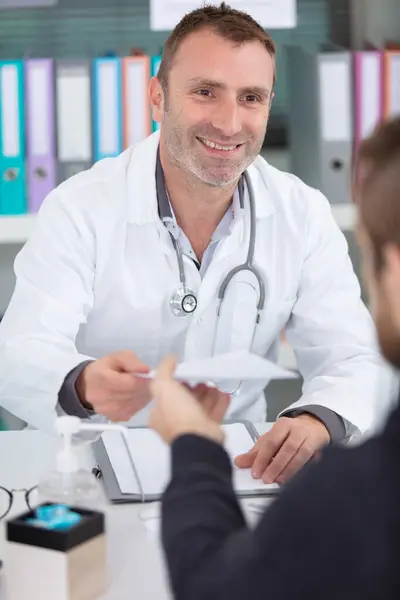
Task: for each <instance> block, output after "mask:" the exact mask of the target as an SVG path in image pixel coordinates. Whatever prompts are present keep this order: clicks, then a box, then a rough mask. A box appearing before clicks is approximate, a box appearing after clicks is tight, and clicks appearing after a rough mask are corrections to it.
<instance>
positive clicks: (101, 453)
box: [93, 420, 280, 504]
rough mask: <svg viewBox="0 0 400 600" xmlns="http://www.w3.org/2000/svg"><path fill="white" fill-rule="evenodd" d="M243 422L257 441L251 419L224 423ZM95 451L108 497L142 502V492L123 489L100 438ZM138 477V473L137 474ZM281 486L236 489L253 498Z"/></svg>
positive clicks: (148, 498) (154, 498)
mask: <svg viewBox="0 0 400 600" xmlns="http://www.w3.org/2000/svg"><path fill="white" fill-rule="evenodd" d="M230 424H243V425H244V426H245V427H246V430H247V431H248V433H249V434H250V437H251V438H252V440H253V442H254V443H255V442H256V441H257V439H258V438H259V434H258V432H257V430H256V429H255V427H254V426H253V424H252V423H250V422H249V421H241V420H239V421H225V422H224V423H223V425H230ZM128 429H129V430H131V429H147V428H146V427H129V428H128ZM93 451H94V455H95V458H96V461H97V467H95V469H93V472H94V474H95V475H96V476H97V477H98V478H101V480H102V482H103V484H104V488H105V491H106V495H107V498H108V499H109V501H110V502H111V503H113V504H126V503H140V502H141V501H142V497H141V494H139V493H138V494H136V493H135V494H127V493H123V492H122V491H121V488H120V486H119V483H118V480H117V476H116V474H115V472H114V469H113V466H112V464H111V461H110V458H109V456H108V453H107V450H106V447H105V444H104V442H103V440H102V438H100V439H99V440H97V441H96V442H94V444H93ZM135 477H136V479H137V477H138V476H137V475H136V474H135ZM279 490H280V486H279V485H278V484H270V485H265V486H264V487H263V488H262V489H260V488H258V489H254V490H246V491H239V490H236V495H237V497H238V498H251V497H260V496H274V495H276V494H278V493H279ZM161 496H162V494H146V493H144V495H143V500H144V502H145V503H147V502H155V501H157V500H160V499H161Z"/></svg>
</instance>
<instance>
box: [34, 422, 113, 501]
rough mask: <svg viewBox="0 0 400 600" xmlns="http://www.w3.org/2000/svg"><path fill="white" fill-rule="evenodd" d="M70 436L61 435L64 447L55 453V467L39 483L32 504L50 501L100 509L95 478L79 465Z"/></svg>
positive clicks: (100, 495)
mask: <svg viewBox="0 0 400 600" xmlns="http://www.w3.org/2000/svg"><path fill="white" fill-rule="evenodd" d="M71 437H72V436H70V435H68V434H67V435H63V447H62V449H61V450H60V451H59V452H58V453H57V456H56V467H55V469H54V470H53V471H50V472H49V473H47V474H46V475H45V476H44V477H43V479H42V480H41V481H40V482H39V484H38V486H37V489H36V494H35V496H36V497H35V504H36V505H37V504H43V503H45V502H50V503H52V504H63V505H66V506H69V507H75V508H83V509H87V510H100V509H101V504H102V493H101V488H100V484H99V482H98V480H97V479H96V477H95V476H94V475H93V473H91V472H90V471H87V470H86V469H82V468H80V467H79V460H78V456H77V449H76V448H74V446H73V445H72V442H71Z"/></svg>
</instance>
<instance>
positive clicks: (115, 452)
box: [102, 423, 279, 496]
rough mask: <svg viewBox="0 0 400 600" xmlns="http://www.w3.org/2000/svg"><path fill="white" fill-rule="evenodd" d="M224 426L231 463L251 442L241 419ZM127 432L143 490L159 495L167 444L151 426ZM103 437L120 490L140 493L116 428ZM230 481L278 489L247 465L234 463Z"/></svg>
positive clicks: (166, 473) (166, 469) (248, 488)
mask: <svg viewBox="0 0 400 600" xmlns="http://www.w3.org/2000/svg"><path fill="white" fill-rule="evenodd" d="M223 429H224V432H225V444H224V446H225V449H226V451H227V453H228V454H229V456H230V458H231V461H232V465H233V459H234V458H235V457H236V456H238V455H239V454H243V453H244V452H247V451H248V450H250V448H252V447H253V445H254V442H253V440H252V438H251V436H250V434H249V432H248V431H247V428H246V426H245V425H244V424H243V423H233V424H227V425H223ZM128 436H129V449H130V452H131V456H132V459H133V462H134V464H135V466H136V469H137V472H138V476H139V479H140V481H141V484H142V487H143V491H144V494H145V495H146V496H150V495H156V496H159V495H161V494H162V493H163V491H164V489H165V487H166V485H167V484H168V482H169V480H170V476H171V467H170V449H169V447H168V446H167V445H166V444H164V442H163V441H162V440H161V438H160V437H159V435H158V434H157V433H155V432H154V431H153V430H151V429H129V430H128ZM102 439H103V442H104V446H105V448H106V451H107V454H108V457H109V459H110V462H111V465H112V468H113V470H114V473H115V476H116V478H117V481H118V485H119V487H120V490H121V492H122V493H123V494H139V493H140V491H139V485H138V483H137V481H136V479H135V476H134V473H133V472H132V468H131V466H130V462H129V457H128V455H127V452H126V448H125V445H124V442H123V440H122V436H121V434H120V433H119V432H117V431H106V432H104V433H103V435H102ZM233 485H234V488H235V490H236V491H237V492H253V491H260V492H264V493H271V492H273V491H276V490H277V489H279V486H278V485H277V484H265V483H263V482H262V480H255V479H253V477H252V475H251V470H250V469H238V468H237V467H235V466H234V465H233Z"/></svg>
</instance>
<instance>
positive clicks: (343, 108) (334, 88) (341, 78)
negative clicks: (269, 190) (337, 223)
mask: <svg viewBox="0 0 400 600" xmlns="http://www.w3.org/2000/svg"><path fill="white" fill-rule="evenodd" d="M288 50H289V51H288V65H289V84H290V90H289V99H290V110H289V119H290V130H289V132H290V138H291V158H292V165H291V167H292V171H293V173H294V174H295V175H297V176H298V177H299V178H300V179H302V180H303V181H304V182H305V183H307V184H308V185H310V186H312V187H315V188H317V189H319V190H320V191H321V192H322V193H323V194H324V195H325V196H326V197H327V198H328V200H329V201H330V202H331V203H333V204H335V203H345V202H349V200H350V187H351V185H350V184H351V166H352V165H351V163H352V153H353V152H352V151H353V76H352V75H353V74H352V55H351V53H350V52H348V51H336V50H332V51H324V52H321V53H319V54H315V53H311V52H307V51H305V50H303V49H301V48H297V47H296V48H289V49H288Z"/></svg>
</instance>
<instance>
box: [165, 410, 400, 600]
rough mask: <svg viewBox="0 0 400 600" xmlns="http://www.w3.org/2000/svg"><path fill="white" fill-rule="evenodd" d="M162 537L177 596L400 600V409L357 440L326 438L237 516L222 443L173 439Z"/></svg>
mask: <svg viewBox="0 0 400 600" xmlns="http://www.w3.org/2000/svg"><path fill="white" fill-rule="evenodd" d="M172 473H173V474H172V481H171V483H170V485H169V487H168V488H167V490H166V492H165V495H164V499H163V507H162V518H163V524H162V539H163V545H164V550H165V554H166V559H167V564H168V568H169V574H170V580H171V585H172V589H173V591H174V594H175V597H176V598H177V599H178V600H222V599H226V600H236V599H237V600H239V599H240V600H259V599H261V598H265V599H271V600H300V599H302V600H314V599H315V600H316V599H318V600H333V599H335V600H358V599H363V600H372V599H374V600H392V599H393V600H400V409H397V410H396V411H394V412H393V414H392V415H391V417H390V419H389V421H388V423H387V425H386V428H385V430H384V431H383V433H382V434H381V435H379V436H378V437H376V438H374V439H371V440H369V441H367V442H366V443H364V444H363V445H362V446H359V447H353V448H345V447H334V446H332V447H329V448H327V450H326V451H324V453H323V456H322V458H321V460H320V461H318V462H314V463H310V464H309V465H307V466H306V467H305V468H304V469H303V470H302V471H301V472H300V473H299V474H298V475H297V476H296V477H295V478H294V479H293V480H292V481H291V482H290V483H289V484H288V485H287V486H286V487H285V489H284V490H283V491H282V494H281V495H280V497H279V498H278V499H277V500H276V501H274V503H273V504H272V505H271V506H270V508H269V509H267V511H266V513H265V514H264V516H263V518H262V519H261V521H260V523H259V525H258V526H257V527H256V529H255V530H250V529H248V527H247V526H246V524H245V521H244V518H243V515H242V512H241V509H240V507H239V504H238V502H237V500H236V498H235V494H234V492H233V488H232V483H231V466H230V462H229V459H228V456H227V454H226V453H225V451H224V450H223V448H222V447H221V446H219V445H217V444H216V443H213V442H212V441H209V440H207V439H205V438H200V437H196V436H192V435H187V436H182V437H181V438H179V439H177V440H176V441H175V442H174V444H173V446H172Z"/></svg>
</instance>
